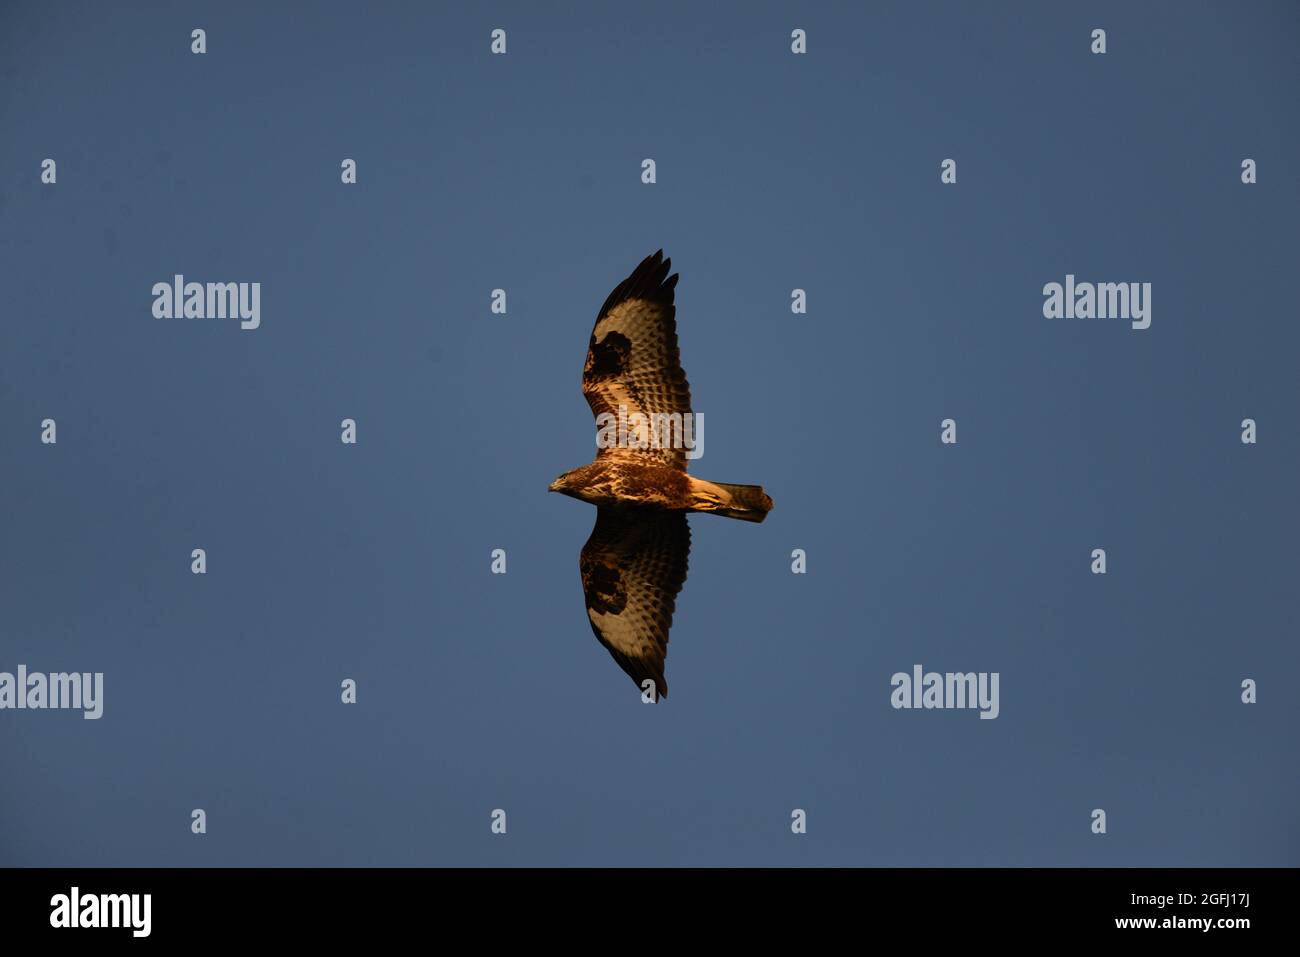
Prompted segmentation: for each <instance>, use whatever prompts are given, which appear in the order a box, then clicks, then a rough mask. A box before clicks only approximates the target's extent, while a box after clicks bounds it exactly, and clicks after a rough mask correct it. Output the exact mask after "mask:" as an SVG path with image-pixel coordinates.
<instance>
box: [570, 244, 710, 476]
mask: <svg viewBox="0 0 1300 957" xmlns="http://www.w3.org/2000/svg"><path fill="white" fill-rule="evenodd" d="M671 267H672V260H671V259H664V255H663V250H662V249H661V250H660V251H659V252H657V253H655V254H654V255H653V256H647V257H646V258H645V259H643V260H642V261H641V264H640V265H639V266H637V267H636V269H635V270H633V272H632V275H630V276H628V277H627V278H626V279H624V280H623V281H622V282H621V283H619V284H618V286H617V287H616V288H615V289H614V291H613V292H611V293H610V294H609V298H608V299H606V300H605V305H603V306H602V307H601V309H600V314H599V315H598V316H597V317H596V326H595V328H594V329H592V331H591V342H590V343H589V344H588V346H587V362H586V364H585V365H584V366H583V368H582V394H583V395H584V396H586V397H587V404H588V405H590V406H591V411H592V413H593V414H594V415H595V416H596V417H597V418H596V428H597V433H598V436H599V433H600V430H601V425H602V422H601V415H602V413H608V415H609V416H612V419H606V422H607V423H608V422H611V421H612V422H615V423H617V422H620V421H625V422H626V423H627V426H626V428H627V433H628V442H627V443H626V446H609V445H607V446H606V447H602V448H601V449H600V451H599V452H598V453H597V454H598V455H633V456H636V460H637V461H640V462H643V463H646V464H650V463H653V464H657V465H669V466H672V467H675V468H680V469H683V470H685V468H686V454H685V449H683V448H682V447H681V445H682V442H681V441H677V442H676V443H675V444H676V445H677V447H676V448H672V447H665V446H671V445H672V444H673V443H671V442H669V443H665V442H664V441H662V439H659V440H656V436H662V435H663V434H664V432H665V430H666V431H667V432H668V434H669V435H671V434H672V430H673V429H676V430H677V434H678V436H681V434H682V430H683V429H684V428H686V427H687V426H684V425H683V424H682V423H683V421H684V420H683V418H682V417H683V416H684V417H686V418H689V416H690V411H691V387H690V384H689V383H687V381H686V373H685V372H683V371H682V362H681V355H680V353H679V352H678V349H677V307H676V306H674V305H673V290H674V289H675V288H676V286H677V276H676V275H675V274H674V275H672V276H669V275H668V270H669V269H670V268H671ZM620 409H622V415H623V418H622V419H620ZM638 414H639V415H641V416H645V417H647V420H648V421H645V422H642V421H639V420H638V419H636V418H634V416H636V415H638ZM674 414H675V415H676V416H677V418H676V419H675V420H674V419H673V418H671V417H672V416H674ZM665 423H667V424H666V425H665ZM618 428H619V426H618V425H615V426H614V429H615V430H617V429H618ZM638 445H639V446H642V447H640V448H634V447H633V446H638ZM647 446H648V447H647ZM655 446H657V447H655Z"/></svg>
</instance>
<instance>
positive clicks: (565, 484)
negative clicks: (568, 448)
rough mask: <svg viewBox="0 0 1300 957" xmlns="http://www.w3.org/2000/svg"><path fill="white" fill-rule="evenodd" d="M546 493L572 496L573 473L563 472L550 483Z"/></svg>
mask: <svg viewBox="0 0 1300 957" xmlns="http://www.w3.org/2000/svg"><path fill="white" fill-rule="evenodd" d="M546 491H548V492H559V493H561V494H562V495H572V494H573V473H572V472H565V473H564V474H563V475H561V476H560V477H559V478H557V479H556V480H555V481H554V482H552V483H551V485H550V488H548V489H547V490H546Z"/></svg>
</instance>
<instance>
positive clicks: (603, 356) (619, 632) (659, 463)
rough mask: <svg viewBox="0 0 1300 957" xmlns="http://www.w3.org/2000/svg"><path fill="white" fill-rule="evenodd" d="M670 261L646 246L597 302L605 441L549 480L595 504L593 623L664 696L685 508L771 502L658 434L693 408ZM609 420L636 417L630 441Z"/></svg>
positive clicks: (755, 518) (592, 373)
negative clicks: (614, 436) (706, 469)
mask: <svg viewBox="0 0 1300 957" xmlns="http://www.w3.org/2000/svg"><path fill="white" fill-rule="evenodd" d="M671 265H672V262H671V260H667V259H664V258H663V251H662V250H660V251H659V252H657V253H655V254H654V255H653V256H647V257H646V258H645V259H644V260H643V261H642V262H641V264H640V265H639V266H637V268H636V269H635V270H634V271H633V272H632V274H631V275H630V276H628V277H627V278H626V279H625V280H623V282H621V283H620V284H619V285H618V286H616V287H615V289H614V291H613V292H611V293H610V294H609V298H607V299H606V300H605V304H604V306H602V307H601V310H600V313H599V315H597V317H596V325H595V328H594V329H593V330H592V332H591V340H590V342H589V343H588V345H587V361H586V362H585V363H584V365H583V370H582V394H583V395H584V396H585V397H586V399H587V404H588V405H590V406H591V411H592V413H593V414H594V415H595V416H596V426H597V435H598V438H597V444H598V445H600V446H601V447H600V450H599V451H598V452H597V454H596V458H595V461H593V462H592V463H591V464H589V465H584V466H582V467H581V468H576V469H573V470H572V471H569V472H565V473H564V474H563V475H561V476H560V477H559V478H557V479H556V480H555V481H554V482H552V483H551V488H550V490H551V491H552V492H561V493H563V494H565V495H569V496H572V497H573V498H577V499H581V500H582V501H584V502H590V503H591V504H593V505H595V506H597V508H598V511H597V513H596V526H595V528H593V529H592V531H591V537H590V538H589V539H588V540H587V544H586V545H585V546H584V547H583V549H582V555H581V558H580V559H579V568H580V570H581V572H582V590H583V594H584V595H585V597H586V603H587V616H588V618H589V619H590V621H591V630H592V631H593V632H594V633H595V635H596V637H597V638H598V639H599V640H600V643H601V644H603V645H604V646H605V647H606V648H607V649H609V653H610V654H611V655H612V656H613V657H614V660H615V661H617V662H618V664H619V667H621V668H622V669H623V670H624V671H626V672H627V673H628V675H629V676H631V678H632V680H633V681H635V682H636V683H637V685H638V686H639V687H640V688H641V689H642V692H643V694H644V693H653V694H655V695H657V696H660V697H662V696H664V695H667V694H668V682H667V681H666V680H665V679H664V659H665V657H666V656H667V654H668V630H669V628H670V627H671V626H672V619H673V610H674V607H675V604H676V598H677V593H678V592H679V591H680V590H681V587H682V584H683V583H684V582H685V581H686V559H687V556H688V554H689V552H690V540H691V535H690V529H689V527H688V526H687V524H686V512H713V513H714V514H716V515H725V516H727V517H728V518H738V519H742V520H744V521H747V522H761V521H763V519H764V518H766V517H767V513H768V512H770V511H771V510H772V500H771V499H770V498H768V496H767V493H766V492H764V491H763V489H762V488H761V487H759V486H757V485H728V484H725V483H722V482H706V481H705V480H703V479H697V478H695V477H694V476H692V475H688V474H687V472H686V466H687V463H688V456H687V451H688V449H687V448H685V447H682V446H680V445H678V446H674V445H672V444H671V443H669V444H664V443H661V442H659V441H658V440H657V437H658V433H657V432H656V431H655V430H656V428H657V427H656V426H654V425H653V424H652V423H656V422H660V421H663V420H664V417H668V418H670V419H674V420H675V421H676V422H678V423H680V422H681V421H682V417H684V416H685V417H689V416H691V415H692V414H693V413H692V412H691V387H690V385H689V384H688V383H687V381H686V373H685V372H683V371H682V365H681V357H680V354H679V351H678V348H677V320H676V315H677V310H676V306H675V305H674V303H673V291H674V289H675V288H676V286H677V276H676V275H673V276H669V275H668V272H669V269H670V268H671ZM615 419H617V421H618V422H620V423H625V422H627V421H632V422H633V423H637V424H634V426H633V430H632V435H631V439H632V441H630V442H628V443H621V444H615V445H605V444H601V441H600V435H601V434H602V432H603V430H604V429H605V427H606V426H605V425H604V424H602V423H603V422H612V421H613V420H615ZM700 434H701V435H702V432H701V433H700Z"/></svg>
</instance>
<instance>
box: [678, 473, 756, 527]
mask: <svg viewBox="0 0 1300 957" xmlns="http://www.w3.org/2000/svg"><path fill="white" fill-rule="evenodd" d="M691 484H692V492H693V493H694V495H693V498H694V502H693V504H692V508H693V510H694V511H697V512H713V513H714V514H715V515H725V516H726V517H727V518H738V519H740V520H741V521H745V522H761V521H762V520H763V519H765V518H767V513H768V512H770V511H772V499H771V498H769V497H768V494H767V493H766V492H764V491H763V486H761V485H731V484H728V483H727V482H706V481H704V480H703V479H693V480H692V483H691Z"/></svg>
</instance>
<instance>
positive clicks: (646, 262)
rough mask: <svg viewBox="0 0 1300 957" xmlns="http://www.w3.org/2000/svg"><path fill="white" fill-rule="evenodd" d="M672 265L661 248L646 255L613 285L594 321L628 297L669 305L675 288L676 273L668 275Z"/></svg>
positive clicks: (671, 302)
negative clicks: (628, 274)
mask: <svg viewBox="0 0 1300 957" xmlns="http://www.w3.org/2000/svg"><path fill="white" fill-rule="evenodd" d="M672 266H673V261H672V259H665V258H664V251H663V250H662V249H660V250H659V251H657V252H655V253H652V254H651V255H649V256H646V258H645V259H643V260H641V262H640V263H639V264H638V265H637V267H636V268H635V269H634V270H632V274H631V275H630V276H628V277H627V278H626V279H624V280H623V281H622V282H621V283H619V284H618V285H617V286H615V287H614V291H613V292H611V293H610V294H609V296H608V297H607V298H606V299H605V304H604V305H603V306H601V307H600V312H598V313H597V314H596V321H597V322H599V321H600V320H601V319H602V318H603V317H604V316H605V315H606V314H607V313H608V312H609V311H610V310H611V309H613V308H614V307H615V306H617V305H618V304H619V303H620V302H626V301H627V300H629V299H645V300H648V301H650V302H657V303H659V304H661V305H665V306H671V305H672V304H673V297H674V290H675V289H676V288H677V275H676V274H673V275H672V276H669V275H668V272H669V270H670V269H672Z"/></svg>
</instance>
